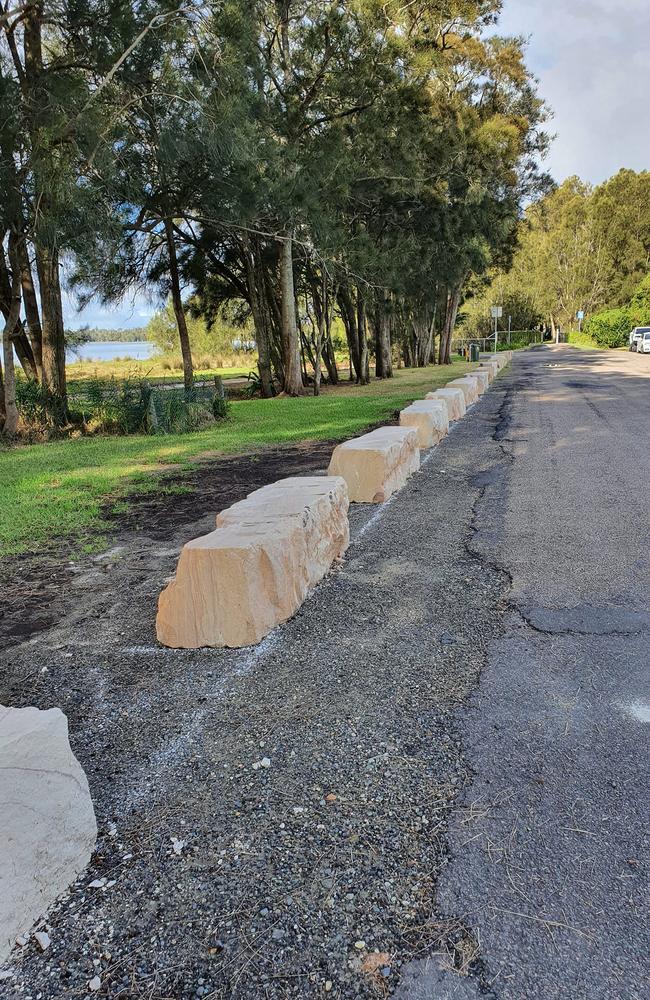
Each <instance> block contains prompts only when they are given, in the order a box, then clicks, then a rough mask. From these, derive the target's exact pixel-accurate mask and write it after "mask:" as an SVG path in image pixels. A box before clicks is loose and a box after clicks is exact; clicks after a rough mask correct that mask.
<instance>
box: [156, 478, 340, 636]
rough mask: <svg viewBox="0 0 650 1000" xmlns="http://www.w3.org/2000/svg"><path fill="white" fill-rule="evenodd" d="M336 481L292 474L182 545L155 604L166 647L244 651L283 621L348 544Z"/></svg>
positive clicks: (338, 479) (338, 481)
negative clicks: (171, 575) (169, 579)
mask: <svg viewBox="0 0 650 1000" xmlns="http://www.w3.org/2000/svg"><path fill="white" fill-rule="evenodd" d="M348 506H349V502H348V495H347V487H346V485H345V482H344V481H343V480H342V479H340V478H331V477H327V476H321V477H315V476H314V477H306V478H305V479H302V478H301V477H293V478H291V479H284V480H280V482H278V483H273V484H272V485H270V486H265V487H263V488H262V489H261V490H256V491H255V492H254V493H251V494H250V495H249V496H248V497H247V498H246V500H242V501H241V502H240V503H237V504H234V505H233V506H232V507H231V508H229V509H228V510H225V511H222V512H221V513H220V514H219V515H218V517H217V529H216V530H215V531H213V532H211V533H210V534H209V535H204V536H203V537H202V538H196V539H194V540H193V541H191V542H188V543H187V545H185V546H184V547H183V550H182V552H181V555H180V559H179V561H178V567H177V570H176V577H175V579H174V580H173V581H172V582H171V583H170V584H169V586H168V587H167V588H166V589H165V590H164V591H163V592H162V594H161V595H160V598H159V601H158V615H157V618H156V633H157V636H158V640H159V641H160V642H161V643H163V645H165V646H171V647H173V648H175V649H178V648H182V649H198V648H201V647H204V646H211V647H222V646H229V647H232V648H239V647H242V646H250V645H253V644H255V643H257V642H259V641H260V640H261V639H263V638H264V636H265V635H268V633H269V632H270V631H271V629H273V628H275V626H276V625H279V624H281V623H282V622H284V621H287V620H288V619H289V618H291V617H292V615H294V614H295V612H296V611H297V610H298V608H299V607H300V606H301V604H303V602H304V601H305V599H306V597H307V596H308V594H309V593H310V592H311V591H312V590H313V589H314V587H315V586H316V585H317V584H318V583H319V582H320V581H321V580H322V578H323V577H324V576H325V574H326V573H327V572H328V571H329V570H330V568H331V566H332V564H333V563H334V561H335V560H336V559H338V558H340V557H341V556H342V555H343V553H344V552H345V550H346V549H347V547H348V544H349V541H350V529H349V523H348V518H347V513H348Z"/></svg>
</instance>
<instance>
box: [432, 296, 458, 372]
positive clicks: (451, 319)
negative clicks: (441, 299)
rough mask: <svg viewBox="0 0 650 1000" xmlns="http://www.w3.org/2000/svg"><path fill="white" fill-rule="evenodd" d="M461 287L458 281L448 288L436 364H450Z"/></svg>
mask: <svg viewBox="0 0 650 1000" xmlns="http://www.w3.org/2000/svg"><path fill="white" fill-rule="evenodd" d="M462 288H463V285H462V283H460V284H458V285H456V286H455V287H454V288H452V289H450V290H449V293H448V295H447V308H446V310H445V322H444V325H443V328H442V332H441V334H440V352H439V356H438V364H441V365H450V364H451V338H452V337H453V334H454V329H455V327H456V317H457V315H458V307H459V305H460V296H461V292H462Z"/></svg>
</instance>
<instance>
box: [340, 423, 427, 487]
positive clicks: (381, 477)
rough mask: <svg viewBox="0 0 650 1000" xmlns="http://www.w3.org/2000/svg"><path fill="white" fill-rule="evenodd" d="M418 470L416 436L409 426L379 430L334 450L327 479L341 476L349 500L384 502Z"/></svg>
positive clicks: (418, 455) (344, 443) (418, 457)
mask: <svg viewBox="0 0 650 1000" xmlns="http://www.w3.org/2000/svg"><path fill="white" fill-rule="evenodd" d="M419 468H420V449H419V447H418V434H417V431H416V430H414V429H413V428H412V427H380V428H378V429H377V430H376V431H371V432H370V433H369V434H364V435H363V437H359V438H353V439H352V440H351V441H344V442H343V444H340V445H338V446H337V447H336V448H335V449H334V453H333V455H332V460H331V462H330V467H329V475H330V476H343V478H344V479H345V481H346V483H347V484H348V492H349V494H350V500H351V501H353V502H355V503H383V502H384V501H385V500H388V498H389V496H391V494H392V493H395V491H396V490H399V489H401V488H402V486H403V485H404V483H405V482H406V480H407V479H408V478H409V476H411V475H413V473H414V472H417V470H418V469H419Z"/></svg>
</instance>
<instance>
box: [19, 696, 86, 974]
mask: <svg viewBox="0 0 650 1000" xmlns="http://www.w3.org/2000/svg"><path fill="white" fill-rule="evenodd" d="M0 826H1V829H2V838H1V841H2V849H1V850H0V963H1V962H3V961H4V960H5V959H6V958H7V956H8V955H9V952H10V951H11V948H12V946H13V944H14V941H15V939H16V937H18V936H19V935H21V934H25V933H26V932H27V931H29V929H30V927H31V926H32V924H33V923H34V922H35V921H36V920H37V919H38V918H39V917H41V916H43V914H44V913H45V912H46V910H47V909H48V907H49V906H51V904H52V903H53V902H54V901H55V900H56V899H57V898H58V897H59V896H60V895H61V894H62V893H63V892H64V891H65V890H66V889H67V888H68V886H69V885H70V883H71V882H74V880H75V879H76V878H77V876H78V875H80V874H81V872H82V871H83V870H84V868H85V867H86V865H87V864H88V862H89V861H90V856H91V854H92V851H93V849H94V846H95V840H96V837H97V825H96V823H95V813H94V810H93V804H92V801H91V798H90V792H89V790H88V782H87V780H86V775H85V774H84V772H83V770H82V768H81V766H80V765H79V762H78V761H77V759H76V757H75V756H74V754H73V753H72V750H71V749H70V744H69V742H68V720H67V719H66V717H65V715H64V714H63V713H62V712H61V711H59V709H58V708H51V709H48V711H46V712H42V711H40V710H39V709H37V708H5V707H4V706H2V705H0Z"/></svg>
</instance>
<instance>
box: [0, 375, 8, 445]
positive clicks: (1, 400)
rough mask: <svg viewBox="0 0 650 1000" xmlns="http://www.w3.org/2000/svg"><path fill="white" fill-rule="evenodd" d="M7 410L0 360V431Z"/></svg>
mask: <svg viewBox="0 0 650 1000" xmlns="http://www.w3.org/2000/svg"><path fill="white" fill-rule="evenodd" d="M6 416H7V411H6V409H5V383H4V377H3V374H2V361H1V360H0V431H3V430H4V426H5V418H6Z"/></svg>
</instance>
